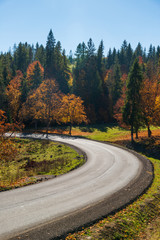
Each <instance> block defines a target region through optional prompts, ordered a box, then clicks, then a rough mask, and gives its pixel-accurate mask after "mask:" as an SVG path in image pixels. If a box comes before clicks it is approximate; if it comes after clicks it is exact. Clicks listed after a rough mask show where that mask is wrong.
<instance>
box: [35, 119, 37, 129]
mask: <svg viewBox="0 0 160 240" xmlns="http://www.w3.org/2000/svg"><path fill="white" fill-rule="evenodd" d="M35 130H37V119H35Z"/></svg>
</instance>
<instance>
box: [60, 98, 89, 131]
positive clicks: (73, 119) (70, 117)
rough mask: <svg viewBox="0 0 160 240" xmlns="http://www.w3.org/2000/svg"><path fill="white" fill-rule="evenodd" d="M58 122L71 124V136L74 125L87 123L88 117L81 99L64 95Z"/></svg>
mask: <svg viewBox="0 0 160 240" xmlns="http://www.w3.org/2000/svg"><path fill="white" fill-rule="evenodd" d="M57 120H58V122H61V123H67V124H70V132H69V133H70V135H71V127H72V125H73V124H80V123H82V122H85V123H87V117H86V113H85V109H84V106H83V101H82V100H81V98H80V97H77V96H75V95H74V94H68V95H63V97H62V100H61V107H60V109H59V112H58V119H57Z"/></svg>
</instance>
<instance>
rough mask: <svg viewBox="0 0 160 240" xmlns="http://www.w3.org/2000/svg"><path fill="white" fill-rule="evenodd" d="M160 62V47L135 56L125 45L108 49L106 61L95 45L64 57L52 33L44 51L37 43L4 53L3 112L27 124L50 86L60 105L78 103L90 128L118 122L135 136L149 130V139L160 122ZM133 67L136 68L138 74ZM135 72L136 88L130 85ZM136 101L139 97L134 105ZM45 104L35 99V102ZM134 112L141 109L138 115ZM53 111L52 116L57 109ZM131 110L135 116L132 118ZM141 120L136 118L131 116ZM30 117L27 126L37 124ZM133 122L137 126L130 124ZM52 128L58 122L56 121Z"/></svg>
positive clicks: (0, 69) (0, 60)
mask: <svg viewBox="0 0 160 240" xmlns="http://www.w3.org/2000/svg"><path fill="white" fill-rule="evenodd" d="M159 56H160V47H159V46H158V47H157V48H155V47H154V46H152V45H150V47H149V50H148V52H147V51H146V49H143V47H142V46H141V44H140V43H138V45H137V47H136V49H135V50H133V49H132V47H131V44H130V43H129V44H128V43H127V42H126V41H124V42H123V44H122V46H121V49H120V50H116V49H115V48H114V49H113V50H112V49H109V52H108V54H107V56H104V45H103V41H101V42H100V45H99V47H98V49H97V50H96V48H95V45H94V43H93V41H92V39H89V41H88V42H87V43H84V42H82V43H80V44H79V45H78V46H77V49H76V52H75V54H74V56H73V55H72V53H71V52H70V54H69V56H66V53H65V50H62V47H61V43H60V41H57V42H56V40H55V38H54V36H53V33H52V30H50V32H49V34H48V37H47V42H46V46H45V47H44V46H43V45H39V44H38V43H37V44H36V46H35V47H34V46H31V45H29V44H28V43H25V44H22V43H19V45H18V46H14V50H13V51H12V52H7V53H4V54H3V53H1V55H0V109H2V110H4V111H6V112H7V116H8V119H9V120H10V121H12V120H14V121H15V120H16V121H18V120H19V119H20V118H21V119H24V120H25V117H24V116H26V114H25V113H24V112H25V111H24V109H33V106H31V105H30V102H32V101H31V99H32V100H33V96H34V97H37V96H40V93H39V91H41V100H42V99H43V92H45V90H44V91H43V88H44V89H46V88H47V86H48V87H50V88H51V87H53V89H50V91H51V90H52V91H51V92H52V93H53V95H54V94H55V93H56V94H57V96H61V99H62V98H63V97H62V96H68V98H69V96H70V95H71V94H73V95H72V98H74V97H76V96H77V97H79V99H80V100H82V101H81V105H84V109H85V112H86V115H87V119H88V121H89V122H90V123H101V122H111V121H113V120H115V119H116V120H117V121H118V122H119V123H120V124H121V125H124V124H125V125H129V126H131V125H133V126H132V127H133V131H136V132H137V135H138V129H139V127H140V126H143V125H146V126H147V127H148V132H149V133H150V125H151V124H158V121H159V120H158V116H159V115H158V114H159V108H158V107H159V105H160V104H159V82H160V62H159ZM135 64H138V65H137V67H136V69H137V70H135V72H134V71H133V68H134V67H135ZM136 71H137V75H136ZM133 72H134V74H135V76H134V77H133V78H134V79H135V78H136V79H137V82H136V81H135V82H134V81H133V83H131V79H132V77H131V76H132V74H133ZM138 72H140V73H139V74H138ZM134 74H133V75H134ZM140 76H141V77H140ZM52 80H53V81H54V82H52ZM138 82H139V83H140V82H141V84H139V85H138V86H139V87H137V85H136V84H138ZM131 86H132V87H131ZM48 91H49V90H48ZM134 95H136V96H137V95H138V97H137V98H136V99H135V102H134V105H132V104H131V101H132V100H133V99H134ZM73 96H74V97H73ZM56 99H57V98H55V99H53V101H52V104H53V102H55V103H56V101H57V100H56ZM41 100H40V99H38V98H37V100H36V102H38V101H39V102H40V101H41ZM34 101H35V99H34ZM48 101H49V100H48ZM27 104H28V105H27ZM45 104H47V103H45ZM126 104H128V105H126ZM158 104H159V105H158ZM61 105H62V104H61ZM42 106H44V102H42V101H41V106H39V107H38V106H37V108H42ZM57 106H58V102H57ZM133 106H137V107H136V108H135V109H134V107H133ZM35 107H36V105H35V106H34V108H35ZM55 109H56V110H54V115H56V112H57V111H58V109H59V107H58V108H55ZM133 109H134V111H135V112H134V111H133V112H132V110H133ZM127 110H128V113H126V112H127ZM27 111H28V110H27ZM137 114H138V115H139V116H138V117H133V116H131V115H134V116H137ZM28 116H30V117H28V118H27V120H25V121H27V122H26V123H27V124H29V123H31V122H32V121H33V113H31V112H29V111H28ZM43 118H44V114H43V116H42V115H39V116H38V115H37V116H36V113H35V115H34V120H35V119H36V120H37V119H38V121H41V122H42V121H43ZM132 118H134V121H131V119H132ZM53 119H54V120H53ZM61 119H62V117H61ZM129 119H130V120H129ZM132 120H133V119H132ZM50 122H57V123H58V122H59V121H58V120H57V119H56V118H54V117H53V116H52V117H51V119H50ZM64 122H66V121H64ZM132 122H134V123H133V124H132ZM150 134H151V133H150Z"/></svg>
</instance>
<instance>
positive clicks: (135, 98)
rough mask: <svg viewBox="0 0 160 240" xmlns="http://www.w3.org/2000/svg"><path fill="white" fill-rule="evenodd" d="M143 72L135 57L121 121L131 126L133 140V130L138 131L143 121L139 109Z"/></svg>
mask: <svg viewBox="0 0 160 240" xmlns="http://www.w3.org/2000/svg"><path fill="white" fill-rule="evenodd" d="M142 80H143V74H142V70H141V67H140V65H139V63H138V59H136V60H135V61H134V63H133V66H132V68H131V71H130V73H129V77H128V82H127V92H126V101H125V105H124V108H123V121H124V122H125V123H126V124H127V125H130V126H131V139H132V141H133V130H134V129H135V131H136V132H138V129H139V127H140V126H141V125H142V123H143V121H142V120H143V119H142V111H141V95H140V90H141V87H142Z"/></svg>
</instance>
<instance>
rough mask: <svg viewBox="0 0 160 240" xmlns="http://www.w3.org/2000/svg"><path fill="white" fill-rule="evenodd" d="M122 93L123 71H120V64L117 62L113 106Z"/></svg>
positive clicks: (114, 76)
mask: <svg viewBox="0 0 160 240" xmlns="http://www.w3.org/2000/svg"><path fill="white" fill-rule="evenodd" d="M121 94H122V80H121V71H120V66H119V64H118V62H117V63H116V64H115V66H114V75H113V87H112V100H113V106H114V105H115V104H116V102H117V100H118V99H119V98H120V96H121Z"/></svg>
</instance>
